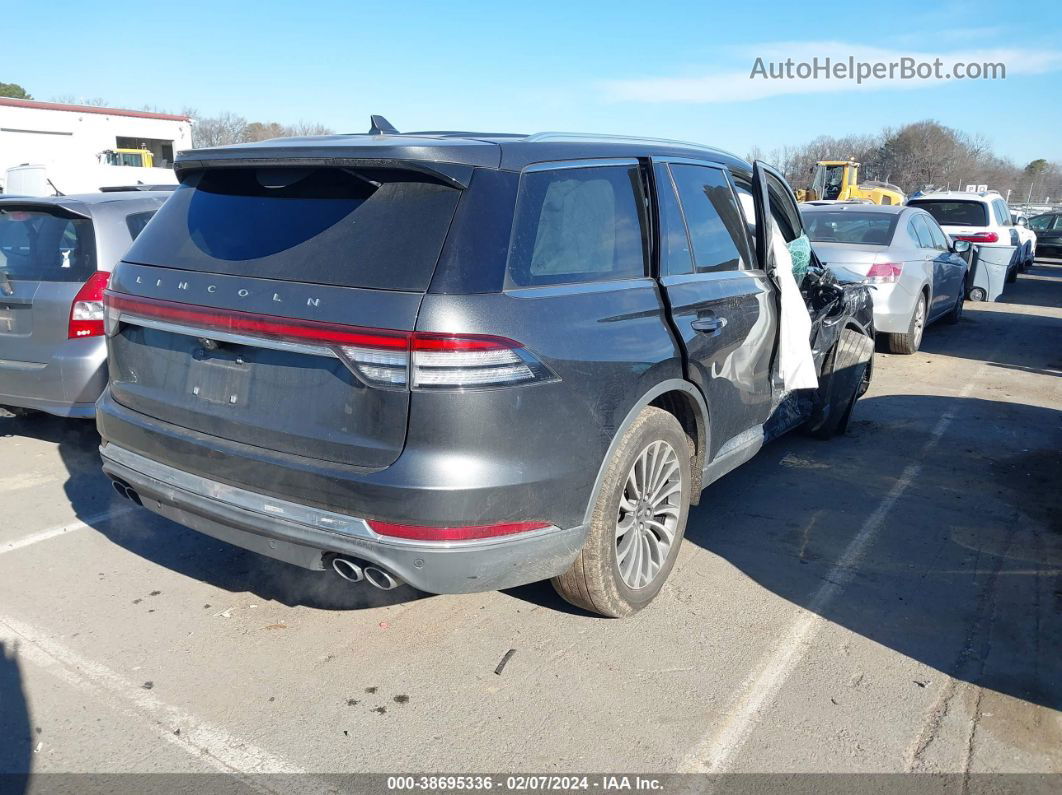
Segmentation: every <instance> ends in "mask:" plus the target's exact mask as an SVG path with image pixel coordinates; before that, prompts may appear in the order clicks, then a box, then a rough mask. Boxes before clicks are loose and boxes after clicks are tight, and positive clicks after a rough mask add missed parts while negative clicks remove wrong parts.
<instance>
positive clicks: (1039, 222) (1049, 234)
mask: <svg viewBox="0 0 1062 795" xmlns="http://www.w3.org/2000/svg"><path fill="white" fill-rule="evenodd" d="M1029 228H1030V229H1031V230H1032V231H1033V232H1034V233H1035V234H1036V249H1037V251H1039V252H1040V256H1042V257H1051V258H1054V259H1059V258H1062V213H1044V214H1043V215H1036V216H1033V217H1032V218H1030V219H1029Z"/></svg>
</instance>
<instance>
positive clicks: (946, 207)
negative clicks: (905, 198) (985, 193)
mask: <svg viewBox="0 0 1062 795" xmlns="http://www.w3.org/2000/svg"><path fill="white" fill-rule="evenodd" d="M907 204H908V205H909V206H911V207H921V208H922V209H923V210H925V211H926V212H928V213H929V214H930V215H932V216H933V217H934V218H936V219H937V223H938V224H940V225H941V226H949V225H950V226H988V208H987V207H986V206H985V205H984V202H976V201H963V200H951V199H948V200H945V199H916V200H914V201H909V202H907Z"/></svg>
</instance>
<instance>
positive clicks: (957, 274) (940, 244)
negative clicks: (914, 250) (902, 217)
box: [921, 215, 966, 314]
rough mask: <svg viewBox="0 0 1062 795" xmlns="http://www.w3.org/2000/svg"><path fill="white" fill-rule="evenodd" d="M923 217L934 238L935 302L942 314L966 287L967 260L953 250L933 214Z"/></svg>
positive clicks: (953, 303)
mask: <svg viewBox="0 0 1062 795" xmlns="http://www.w3.org/2000/svg"><path fill="white" fill-rule="evenodd" d="M921 217H922V220H923V221H924V222H925V225H926V228H927V229H928V230H929V234H930V237H931V238H932V240H933V251H932V252H931V254H932V263H933V299H934V300H933V303H934V304H937V305H938V306H937V310H938V312H940V314H945V313H947V312H950V311H951V309H952V307H954V306H955V302H956V301H957V300H958V298H959V293H960V292H964V291H965V289H966V285H965V282H966V260H964V259H963V258H962V257H960V256H959V255H958V254H956V253H955V252H954V251H952V250H951V245H950V244H949V243H948V237H947V235H945V234H944V230H943V229H941V228H940V225H939V224H937V222H936V221H934V220H933V218H932V217H931V216H925V215H923V216H921ZM938 299H939V300H938Z"/></svg>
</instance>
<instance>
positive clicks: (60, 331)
mask: <svg viewBox="0 0 1062 795" xmlns="http://www.w3.org/2000/svg"><path fill="white" fill-rule="evenodd" d="M95 270H96V237H95V234H94V231H93V226H92V220H91V219H90V218H88V217H86V216H84V215H81V214H79V213H76V212H73V211H71V210H69V209H67V208H61V207H57V206H55V205H49V204H37V205H35V204H32V203H24V204H22V203H20V204H12V203H10V202H0V360H3V361H5V362H9V363H12V364H11V366H15V367H22V366H25V367H32V366H34V365H44V364H46V363H47V362H48V361H49V360H50V359H51V358H52V356H53V355H54V354H55V349H56V347H57V346H59V345H61V344H62V343H64V342H66V340H67V336H68V329H69V325H70V307H71V304H72V303H73V300H74V296H76V295H77V293H78V290H80V289H81V286H82V285H83V284H84V283H85V281H86V280H87V279H88V278H89V276H91V275H92V274H93V272H95Z"/></svg>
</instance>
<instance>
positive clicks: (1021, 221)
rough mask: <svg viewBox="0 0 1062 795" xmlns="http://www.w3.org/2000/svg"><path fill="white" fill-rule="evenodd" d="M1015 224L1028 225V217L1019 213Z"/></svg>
mask: <svg viewBox="0 0 1062 795" xmlns="http://www.w3.org/2000/svg"><path fill="white" fill-rule="evenodd" d="M1017 224H1018V226H1028V225H1029V219H1028V218H1026V217H1025V216H1024V215H1019V216H1018V220H1017Z"/></svg>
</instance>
